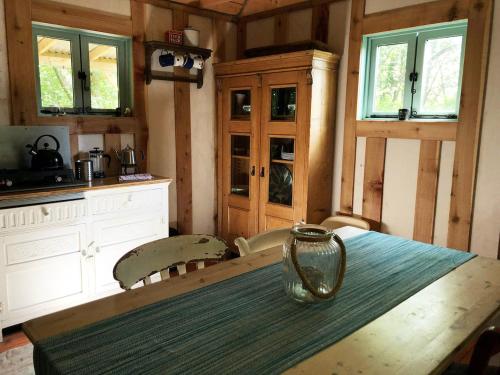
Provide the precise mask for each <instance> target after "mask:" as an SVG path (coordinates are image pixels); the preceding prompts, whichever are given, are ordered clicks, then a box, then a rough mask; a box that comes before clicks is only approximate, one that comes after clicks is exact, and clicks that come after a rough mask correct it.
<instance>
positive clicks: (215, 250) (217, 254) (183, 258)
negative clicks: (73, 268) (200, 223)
mask: <svg viewBox="0 0 500 375" xmlns="http://www.w3.org/2000/svg"><path fill="white" fill-rule="evenodd" d="M227 249H228V247H227V244H226V243H225V242H224V241H223V240H221V239H218V238H216V237H214V236H210V235H201V234H193V235H183V236H175V237H169V238H164V239H161V240H157V241H154V242H150V243H147V244H144V245H141V246H139V247H137V248H135V249H133V250H131V251H129V252H128V253H126V254H125V255H124V256H122V257H121V258H120V259H119V260H118V262H116V264H115V267H114V268H113V277H114V278H115V280H117V281H118V282H119V283H120V287H121V288H122V289H125V290H130V289H131V288H132V286H133V285H135V284H136V283H138V282H139V281H142V282H143V283H144V285H148V284H151V275H153V274H155V273H160V277H161V279H162V280H166V279H168V278H170V268H174V267H176V268H177V271H178V272H179V275H183V274H185V273H186V264H187V263H193V264H196V268H197V269H201V268H204V267H205V261H206V260H215V261H220V260H221V259H222V258H223V256H224V255H225V254H226V251H227Z"/></svg>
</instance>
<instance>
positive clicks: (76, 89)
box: [32, 22, 133, 116]
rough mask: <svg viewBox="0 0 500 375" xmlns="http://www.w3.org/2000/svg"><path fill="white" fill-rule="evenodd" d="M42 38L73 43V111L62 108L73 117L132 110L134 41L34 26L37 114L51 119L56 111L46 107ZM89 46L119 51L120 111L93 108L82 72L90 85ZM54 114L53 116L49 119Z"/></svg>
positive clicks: (83, 31)
mask: <svg viewBox="0 0 500 375" xmlns="http://www.w3.org/2000/svg"><path fill="white" fill-rule="evenodd" d="M38 36H47V37H51V38H55V39H62V40H69V41H70V42H71V67H72V73H73V103H74V107H73V108H62V107H61V109H62V110H64V111H65V113H67V114H69V115H78V116H82V115H83V116H85V115H89V116H92V115H96V114H99V115H113V116H117V115H119V116H122V115H123V114H124V112H125V108H130V109H132V102H133V97H132V96H133V92H132V90H133V88H132V53H131V45H132V40H131V38H130V37H125V36H114V35H108V34H101V33H96V32H89V31H85V30H80V29H73V28H66V27H57V26H52V25H45V24H43V25H42V24H38V23H35V22H33V23H32V41H33V54H34V62H35V84H36V95H37V111H38V114H39V115H47V114H48V113H47V112H48V111H49V110H50V108H52V107H42V100H41V87H40V69H39V66H40V65H39V57H38V40H37V37H38ZM89 43H96V44H106V45H112V46H115V47H116V48H117V65H118V92H119V95H118V107H117V108H119V109H120V110H119V113H118V111H117V110H116V109H99V108H95V109H93V108H91V90H92V87H90V89H89V90H85V89H84V87H83V84H82V80H81V79H79V78H78V72H84V73H85V74H86V76H87V80H88V84H89V85H90V64H89V63H90V62H89V56H88V53H89V48H88V44H89ZM50 114H53V113H50V112H49V115H50Z"/></svg>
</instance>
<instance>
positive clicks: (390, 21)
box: [363, 0, 481, 34]
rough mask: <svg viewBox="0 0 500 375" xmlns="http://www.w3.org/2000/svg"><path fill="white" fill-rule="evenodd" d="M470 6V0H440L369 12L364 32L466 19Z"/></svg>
mask: <svg viewBox="0 0 500 375" xmlns="http://www.w3.org/2000/svg"><path fill="white" fill-rule="evenodd" d="M476 2H477V1H475V0H474V1H472V3H476ZM478 3H481V0H480V1H479V2H478ZM468 7H469V1H468V0H439V1H431V2H426V3H422V4H417V5H410V6H407V7H402V8H396V9H391V10H388V11H384V12H377V13H372V14H368V15H366V16H365V17H364V20H363V34H373V33H378V32H383V31H391V30H399V29H406V28H410V27H418V26H425V25H430V24H434V23H441V22H450V21H456V20H460V19H465V18H467V15H468ZM416 14H418V17H415V15H416Z"/></svg>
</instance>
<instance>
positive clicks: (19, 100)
mask: <svg viewBox="0 0 500 375" xmlns="http://www.w3.org/2000/svg"><path fill="white" fill-rule="evenodd" d="M4 4H5V28H6V34H7V51H8V54H7V57H8V63H9V76H10V100H11V121H12V124H13V125H30V124H32V123H33V119H34V117H35V115H36V95H35V64H34V60H33V47H32V42H31V37H32V33H31V0H17V1H5V2H4Z"/></svg>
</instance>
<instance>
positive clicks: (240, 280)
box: [33, 232, 474, 375]
mask: <svg viewBox="0 0 500 375" xmlns="http://www.w3.org/2000/svg"><path fill="white" fill-rule="evenodd" d="M345 244H346V248H347V271H346V275H345V279H344V284H343V286H342V288H341V290H340V292H339V294H338V295H337V296H336V298H335V300H333V301H328V302H325V303H322V304H318V305H300V304H297V303H295V302H293V301H291V300H289V299H288V298H287V297H286V296H285V294H284V292H283V289H282V285H281V264H279V263H278V264H273V265H270V266H267V267H264V268H261V269H259V270H256V271H253V272H250V273H246V274H243V275H240V276H238V277H235V278H232V279H228V280H225V281H222V282H220V283H217V284H214V285H210V286H207V287H205V288H202V289H199V290H196V291H193V292H190V293H187V294H183V295H180V296H177V297H174V298H170V299H168V300H165V301H161V302H158V303H155V304H152V305H149V306H146V307H143V308H140V309H137V310H134V311H132V312H129V313H126V314H122V315H119V316H116V317H113V318H110V319H107V320H104V321H101V322H98V323H95V324H92V325H89V326H87V327H84V328H81V329H78V330H75V331H72V332H68V333H65V334H62V335H58V336H54V337H50V338H47V339H45V340H42V341H40V342H38V343H36V344H35V347H34V354H33V356H34V362H35V370H36V372H37V374H120V375H122V374H166V373H168V374H177V373H189V374H223V373H237V374H246V373H248V374H250V373H252V374H264V373H265V374H269V373H279V372H281V371H283V370H285V369H287V368H289V367H291V366H293V365H295V364H297V363H298V362H301V361H302V360H304V359H306V358H308V357H310V356H312V355H313V354H314V353H317V352H318V351H320V350H322V349H324V348H326V347H328V346H330V345H332V344H333V343H335V342H336V341H338V340H340V339H342V338H343V337H345V336H347V335H349V334H350V333H352V332H354V331H356V330H357V329H359V328H360V327H362V326H364V325H365V324H367V323H369V322H370V321H372V320H373V319H376V318H377V317H379V316H380V315H382V314H384V313H385V312H387V311H388V310H390V309H392V308H393V307H395V306H396V305H398V304H400V303H401V302H403V301H404V300H405V299H407V298H408V297H410V296H412V295H413V294H415V293H416V292H418V291H419V290H421V289H422V288H424V287H425V286H427V285H429V284H430V283H432V282H433V281H435V280H437V279H439V278H440V277H442V276H443V275H445V274H446V273H448V272H450V271H451V270H453V269H454V268H456V267H457V266H459V265H461V264H462V263H464V262H466V261H467V260H469V259H471V258H472V257H473V256H474V255H472V254H470V253H465V252H461V251H456V250H450V249H445V248H441V247H437V246H432V245H427V244H423V243H420V242H415V241H410V240H405V239H402V238H398V237H393V236H388V235H384V234H380V233H376V232H369V233H366V234H362V235H359V236H356V237H353V238H350V239H348V240H346V241H345ZM165 287H168V285H166V286H165ZM339 360H340V358H339Z"/></svg>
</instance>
